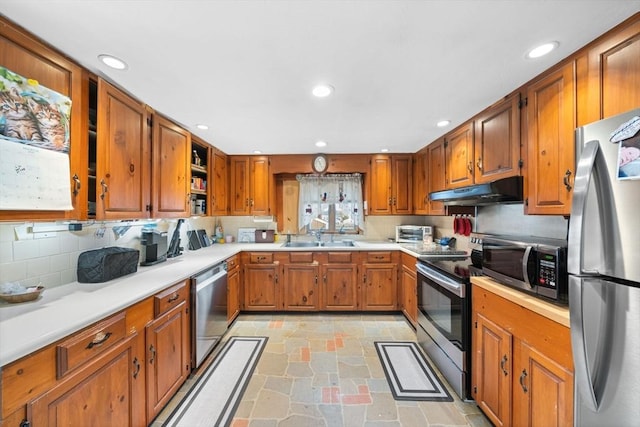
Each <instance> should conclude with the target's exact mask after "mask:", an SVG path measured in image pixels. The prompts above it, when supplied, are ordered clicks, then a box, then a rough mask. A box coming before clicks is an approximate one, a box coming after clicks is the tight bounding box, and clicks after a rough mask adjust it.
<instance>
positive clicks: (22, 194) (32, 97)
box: [0, 67, 72, 210]
mask: <svg viewBox="0 0 640 427" xmlns="http://www.w3.org/2000/svg"><path fill="white" fill-rule="evenodd" d="M70 114H71V99H69V98H68V97H67V96H64V95H62V94H59V93H57V92H55V91H53V90H51V89H48V88H46V87H44V86H41V85H40V84H38V82H37V81H36V80H33V79H28V78H26V77H23V76H20V75H19V74H16V73H14V72H12V71H10V70H8V69H6V68H4V67H0V153H1V156H0V210H70V209H72V204H71V188H70V179H69V176H70V171H71V169H70V164H69V149H70V139H69V137H70V132H69V130H70V126H69V123H70Z"/></svg>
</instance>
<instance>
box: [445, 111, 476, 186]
mask: <svg viewBox="0 0 640 427" xmlns="http://www.w3.org/2000/svg"><path fill="white" fill-rule="evenodd" d="M445 147H446V150H445V156H446V167H445V169H446V176H447V182H446V186H447V188H456V187H463V186H465V185H471V184H473V122H469V123H468V124H466V125H464V126H462V127H460V128H458V129H456V130H454V131H453V132H451V133H450V134H448V135H447V136H446V137H445Z"/></svg>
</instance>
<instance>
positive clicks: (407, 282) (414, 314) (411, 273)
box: [398, 252, 418, 327]
mask: <svg viewBox="0 0 640 427" xmlns="http://www.w3.org/2000/svg"><path fill="white" fill-rule="evenodd" d="M400 257H401V259H402V273H401V275H400V288H399V294H400V297H399V299H398V302H399V305H400V309H401V310H402V312H403V313H404V315H405V316H406V317H407V319H409V321H410V322H411V324H412V325H413V326H414V327H415V326H416V325H417V323H418V283H417V274H416V257H414V256H412V255H409V254H407V253H404V252H403V253H401V254H400Z"/></svg>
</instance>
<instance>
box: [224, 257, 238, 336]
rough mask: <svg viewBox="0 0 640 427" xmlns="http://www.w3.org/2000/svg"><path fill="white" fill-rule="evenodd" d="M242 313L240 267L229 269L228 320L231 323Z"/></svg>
mask: <svg viewBox="0 0 640 427" xmlns="http://www.w3.org/2000/svg"><path fill="white" fill-rule="evenodd" d="M238 314H240V268H239V267H236V268H234V269H230V270H229V276H228V277H227V322H228V323H229V324H231V322H233V320H234V319H235V318H236V317H237V316H238Z"/></svg>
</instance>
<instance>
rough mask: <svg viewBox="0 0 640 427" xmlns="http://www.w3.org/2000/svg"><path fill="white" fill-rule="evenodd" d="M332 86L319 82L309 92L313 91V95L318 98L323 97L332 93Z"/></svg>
mask: <svg viewBox="0 0 640 427" xmlns="http://www.w3.org/2000/svg"><path fill="white" fill-rule="evenodd" d="M333 90H334V89H333V86H330V85H326V84H320V85H317V86H315V87H314V88H313V90H312V91H311V93H313V95H314V96H317V97H318V98H325V97H327V96H329V95H331V94H332V93H333Z"/></svg>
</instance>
